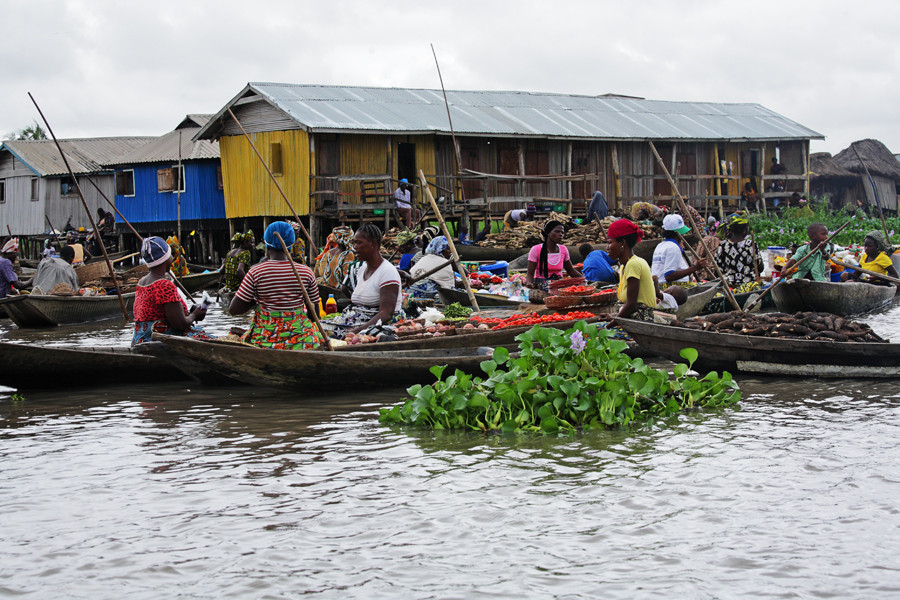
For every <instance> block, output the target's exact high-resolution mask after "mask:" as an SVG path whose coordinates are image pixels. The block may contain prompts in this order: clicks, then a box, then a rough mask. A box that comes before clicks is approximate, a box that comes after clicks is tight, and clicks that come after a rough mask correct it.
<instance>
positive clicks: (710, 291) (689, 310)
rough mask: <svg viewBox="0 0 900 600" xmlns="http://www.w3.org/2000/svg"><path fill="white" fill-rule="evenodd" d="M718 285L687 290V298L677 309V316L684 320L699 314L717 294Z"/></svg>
mask: <svg viewBox="0 0 900 600" xmlns="http://www.w3.org/2000/svg"><path fill="white" fill-rule="evenodd" d="M717 291H718V287H716V286H715V285H713V286H705V285H704V286H699V285H698V286H697V287H693V288H691V289H689V290H687V294H688V297H687V300H686V301H685V303H684V304H682V305H681V306H679V307H678V310H677V311H675V316H676V317H677V318H679V319H681V320H682V321H683V320H685V319H689V318H691V317H695V316H697V315H698V314H699V313H700V311H701V310H703V307H704V306H706V304H707V303H708V302H709V301H710V300H712V299H713V296H715V295H716V292H717Z"/></svg>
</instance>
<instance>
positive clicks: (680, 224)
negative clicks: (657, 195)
mask: <svg viewBox="0 0 900 600" xmlns="http://www.w3.org/2000/svg"><path fill="white" fill-rule="evenodd" d="M690 231H691V229H690V228H689V227H688V226H687V225H685V224H684V219H682V218H681V215H666V216H665V218H663V240H662V241H661V242H660V243H659V244H657V246H656V249H655V250H654V251H653V266H652V268H651V269H650V270H651V273H652V274H653V275H654V276H655V277H656V278H657V279H659V282H660V285H661V286H662V287H664V288H665V287H668V286H669V285H672V284H674V283H688V282H690V280H691V277H690V276H691V275H693V274H694V273H696V272H697V271H699V270H700V269H704V268H706V267H708V266H709V260H707V259H701V260H699V261H697V262H696V263H694V264H693V265H691V264H688V261H687V258H685V256H684V249H683V248H682V247H681V242H679V241H678V236H679V235H687V234H688V233H690Z"/></svg>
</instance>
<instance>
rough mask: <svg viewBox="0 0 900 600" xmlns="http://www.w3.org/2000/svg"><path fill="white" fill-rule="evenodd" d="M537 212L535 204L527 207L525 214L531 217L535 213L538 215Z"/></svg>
mask: <svg viewBox="0 0 900 600" xmlns="http://www.w3.org/2000/svg"><path fill="white" fill-rule="evenodd" d="M536 212H537V206H535V205H534V204H529V205H528V206H526V207H525V213H526V214H529V215H531V214H534V213H536Z"/></svg>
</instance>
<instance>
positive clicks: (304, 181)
mask: <svg viewBox="0 0 900 600" xmlns="http://www.w3.org/2000/svg"><path fill="white" fill-rule="evenodd" d="M250 138H251V139H252V140H253V144H254V145H255V146H256V148H257V150H259V152H260V154H261V155H262V157H263V159H265V160H266V162H267V164H268V163H269V162H270V160H271V157H270V156H269V154H270V144H271V143H273V142H280V143H281V155H282V162H283V165H284V171H285V172H284V174H282V175H280V176H278V183H279V185H280V186H281V188H282V189H283V190H284V193H285V194H286V195H287V197H288V199H289V200H290V201H291V204H292V205H293V207H294V209H295V210H296V211H297V212H298V213H299V214H300V215H307V214H309V175H310V169H309V136H308V135H307V133H306V132H305V131H303V130H299V129H297V130H293V131H273V132H261V133H251V134H250ZM219 144H220V149H221V153H222V179H223V183H224V187H225V216H226V217H227V218H229V219H233V218H239V217H256V216H277V217H283V216H289V215H290V214H291V211H290V209H289V208H288V206H287V205H286V204H285V202H284V199H283V198H282V197H281V194H280V193H279V192H278V189H277V188H276V187H275V185H274V184H273V183H272V179H271V178H270V177H269V174H268V173H267V172H266V170H265V167H263V165H262V164H261V163H260V161H259V159H258V158H257V157H256V154H255V153H254V152H253V150H252V149H251V148H250V144H248V143H247V140H246V138H244V136H243V135H237V136H234V135H232V136H226V137H223V138H221V139H220V140H219ZM382 164H383V163H382Z"/></svg>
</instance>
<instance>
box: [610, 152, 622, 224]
mask: <svg viewBox="0 0 900 600" xmlns="http://www.w3.org/2000/svg"><path fill="white" fill-rule="evenodd" d="M612 167H613V180H614V181H613V183H614V184H615V185H614V189H615V192H616V197H615V198H613V202H614V203H615V205H616V208H623V207H622V206H621V205H620V202H619V199H620V198H621V197H622V182H621V181H620V180H619V153H618V151H617V150H616V145H615V144H613V145H612Z"/></svg>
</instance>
